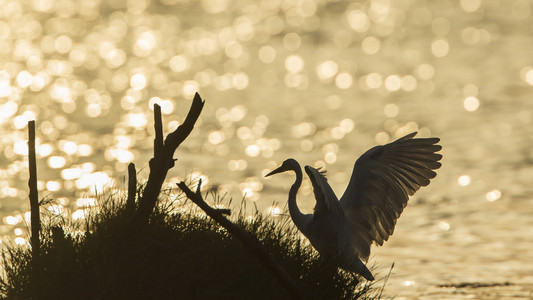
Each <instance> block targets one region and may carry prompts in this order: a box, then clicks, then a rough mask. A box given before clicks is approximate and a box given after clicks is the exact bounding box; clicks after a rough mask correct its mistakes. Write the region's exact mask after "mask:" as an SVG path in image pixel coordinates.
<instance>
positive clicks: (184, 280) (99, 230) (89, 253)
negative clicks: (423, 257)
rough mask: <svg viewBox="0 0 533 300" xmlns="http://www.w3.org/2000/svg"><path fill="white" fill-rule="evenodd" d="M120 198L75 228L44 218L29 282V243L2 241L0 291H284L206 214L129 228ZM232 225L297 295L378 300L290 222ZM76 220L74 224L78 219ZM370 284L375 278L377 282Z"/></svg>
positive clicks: (246, 294)
mask: <svg viewBox="0 0 533 300" xmlns="http://www.w3.org/2000/svg"><path fill="white" fill-rule="evenodd" d="M124 200H125V199H116V198H114V197H108V199H102V200H101V201H102V202H104V203H102V204H101V207H100V210H99V212H98V213H95V214H92V215H90V216H89V217H88V218H87V219H86V220H85V224H83V226H82V227H84V228H83V229H84V230H82V231H81V232H79V233H76V232H77V231H78V229H82V228H76V226H75V224H72V223H69V222H68V221H67V220H61V221H60V222H56V224H55V225H54V226H53V227H50V226H45V228H44V229H43V234H42V244H41V256H40V259H39V260H38V262H36V266H37V270H36V271H35V273H34V276H35V277H34V278H33V280H29V279H30V277H31V275H32V272H31V271H32V266H31V251H30V249H28V248H25V247H18V246H9V247H7V248H6V250H4V252H3V255H2V260H3V261H2V262H3V265H4V267H5V274H4V276H2V278H1V281H0V287H1V291H2V292H3V296H4V297H5V298H9V299H29V298H31V296H32V292H33V293H34V294H35V295H36V297H38V299H290V297H289V295H288V294H287V292H286V291H285V290H284V289H283V288H282V287H281V286H280V284H279V282H277V281H276V279H275V278H274V277H273V276H272V275H271V273H270V272H269V271H268V270H266V268H265V267H264V266H263V265H262V264H261V263H260V262H259V261H258V260H257V259H256V258H255V257H254V256H252V255H251V254H250V253H249V252H248V251H246V249H244V247H243V246H242V245H241V243H240V242H239V241H238V240H236V239H235V238H234V237H232V236H231V235H230V234H229V233H228V232H227V231H225V230H224V229H223V228H221V227H220V226H219V225H218V224H216V223H215V222H213V221H212V220H211V219H209V218H207V217H206V216H205V215H198V214H193V213H188V212H181V213H176V212H173V211H170V210H166V209H164V208H162V207H161V206H158V207H157V208H156V209H155V210H154V213H153V214H152V217H151V218H150V222H149V224H148V226H144V227H141V228H140V229H139V230H138V231H137V232H134V233H132V232H131V230H130V221H131V217H132V215H131V214H129V213H128V212H127V210H126V209H125V201H124ZM235 223H236V224H237V225H238V226H239V227H241V228H243V229H245V230H246V231H247V232H249V233H251V234H253V235H255V236H256V237H257V238H258V239H259V240H260V241H261V243H262V245H263V246H264V247H265V248H266V249H267V250H268V252H269V253H270V254H271V255H272V256H273V257H274V258H275V260H276V261H277V262H279V263H280V264H281V265H282V266H283V267H284V268H285V269H286V270H287V272H288V273H289V274H290V275H291V276H292V277H293V278H294V279H295V280H296V281H297V283H298V285H299V286H300V287H301V288H302V290H303V291H304V292H305V294H306V299H369V298H379V294H380V290H379V288H373V283H368V282H366V281H365V282H364V283H358V279H359V277H358V276H355V275H352V274H349V273H346V272H344V271H341V270H337V269H336V268H331V267H328V265H327V262H324V261H321V260H320V258H319V257H318V255H317V254H316V252H314V251H313V250H312V248H311V247H310V246H308V245H305V244H304V242H303V241H302V240H301V239H300V237H299V234H298V232H297V230H296V229H295V227H294V226H292V224H291V223H289V222H285V223H280V222H275V221H273V220H272V218H269V217H266V216H263V215H261V214H259V213H256V214H255V215H254V217H253V218H251V219H250V218H249V219H248V221H247V220H246V219H245V217H244V214H240V215H239V216H238V217H236V218H235ZM78 226H80V225H79V224H78ZM378 284H379V281H378Z"/></svg>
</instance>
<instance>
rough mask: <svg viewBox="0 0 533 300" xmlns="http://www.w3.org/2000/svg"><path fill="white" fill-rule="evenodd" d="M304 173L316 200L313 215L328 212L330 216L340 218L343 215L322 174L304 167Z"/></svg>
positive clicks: (309, 167)
mask: <svg viewBox="0 0 533 300" xmlns="http://www.w3.org/2000/svg"><path fill="white" fill-rule="evenodd" d="M305 172H306V173H307V176H309V179H310V180H311V183H312V184H313V191H314V193H315V199H316V206H315V213H323V212H328V213H329V214H331V215H332V216H338V217H340V216H341V215H342V214H343V212H342V207H341V205H340V203H339V200H338V198H337V196H336V195H335V193H334V192H333V190H332V189H331V187H330V186H329V183H328V181H327V179H326V177H325V176H324V172H321V171H319V170H318V169H315V168H313V167H311V166H305Z"/></svg>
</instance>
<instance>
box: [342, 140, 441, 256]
mask: <svg viewBox="0 0 533 300" xmlns="http://www.w3.org/2000/svg"><path fill="white" fill-rule="evenodd" d="M415 135H416V132H413V133H411V134H408V135H406V136H404V137H402V138H399V139H398V140H396V141H394V142H392V143H389V144H386V145H383V146H376V147H374V148H372V149H370V150H368V151H367V152H366V153H365V154H363V155H362V156H361V157H360V158H359V159H358V160H357V161H356V162H355V166H354V169H353V174H352V177H351V179H350V183H349V184H348V188H347V189H346V191H345V192H344V195H343V196H342V197H341V199H340V204H341V206H342V208H343V210H344V214H345V216H346V218H347V219H348V222H349V223H350V225H351V227H352V228H351V229H352V230H351V232H352V236H351V241H352V244H353V246H354V248H355V250H356V251H357V252H358V254H359V256H360V257H361V258H364V259H368V256H369V255H370V246H371V245H372V242H376V243H377V244H378V245H382V244H383V242H384V241H386V240H387V239H388V238H389V236H390V235H391V234H392V233H393V232H394V226H395V225H396V220H397V219H398V218H399V217H400V214H401V213H402V211H403V209H404V207H405V206H406V205H407V200H408V198H409V196H411V195H413V194H414V193H415V192H416V191H417V190H418V189H419V188H420V187H421V186H426V185H428V184H429V180H430V179H432V178H434V177H435V176H436V175H437V174H436V173H435V172H434V171H433V170H434V169H438V168H439V167H440V166H441V164H440V163H439V162H438V161H439V160H440V159H441V158H442V155H440V154H438V153H435V152H437V151H439V150H440V149H441V148H442V147H441V146H440V145H437V143H438V142H439V139H438V138H416V139H413V137H414V136H415Z"/></svg>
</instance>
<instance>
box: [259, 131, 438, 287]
mask: <svg viewBox="0 0 533 300" xmlns="http://www.w3.org/2000/svg"><path fill="white" fill-rule="evenodd" d="M415 135H416V133H411V134H409V135H406V136H404V137H402V138H400V139H398V140H396V141H394V142H392V143H389V144H387V145H384V146H376V147H374V148H372V149H370V150H368V151H367V152H366V153H365V154H363V155H362V156H361V157H360V158H359V159H358V160H357V161H356V163H355V166H354V170H353V174H352V177H351V179H350V182H349V184H348V188H347V189H346V191H345V193H344V195H343V196H342V197H341V199H340V200H339V199H338V198H337V196H336V195H335V193H334V192H333V190H332V189H331V187H330V186H329V184H328V183H327V179H326V178H325V177H324V175H323V174H322V172H320V171H319V170H317V169H315V168H313V167H310V166H305V172H306V173H307V175H308V176H309V179H310V180H311V183H312V184H313V189H314V193H315V198H316V206H315V209H314V212H313V214H303V213H302V212H301V211H300V210H299V209H298V205H297V204H296V193H297V191H298V189H299V188H300V186H301V183H302V177H303V176H302V170H301V167H300V164H299V163H298V162H297V161H296V160H294V159H287V160H286V161H284V162H283V164H282V165H281V166H280V167H279V168H277V169H276V170H274V171H272V172H270V173H269V174H267V176H270V175H273V174H277V173H280V172H285V171H294V172H295V174H296V181H295V182H294V184H293V185H292V187H291V189H290V191H289V213H290V215H291V218H292V220H293V221H294V223H295V225H296V227H297V228H298V229H299V230H300V231H301V232H302V233H303V234H304V235H305V236H306V237H307V238H308V239H309V241H310V242H311V245H313V247H314V248H315V249H316V250H317V251H318V252H319V253H320V255H321V256H325V257H327V258H328V259H330V260H331V261H332V262H334V263H335V264H336V265H337V266H339V267H341V268H343V269H345V270H349V271H352V272H355V273H358V274H361V275H362V276H363V277H364V278H365V279H367V280H373V279H374V277H373V276H372V274H371V272H370V271H369V270H368V269H367V267H366V266H365V264H364V263H363V262H362V261H361V259H363V260H365V261H366V260H367V259H368V256H369V255H370V246H371V245H372V243H376V244H378V245H382V244H383V242H384V241H386V240H387V239H388V237H389V236H390V235H391V234H392V233H393V231H394V226H395V224H396V220H397V219H398V218H399V216H400V214H401V212H402V211H403V208H404V207H405V206H406V205H407V200H408V197H409V196H410V195H413V194H414V192H415V191H416V190H418V189H419V188H420V186H425V185H427V184H429V179H431V178H434V177H435V176H436V173H435V172H434V171H432V170H433V169H437V168H439V167H440V163H439V162H438V160H440V159H441V158H442V155H440V154H437V153H435V152H437V151H439V150H440V149H441V146H439V145H436V143H437V142H438V141H439V139H437V138H427V139H413V137H414V136H415Z"/></svg>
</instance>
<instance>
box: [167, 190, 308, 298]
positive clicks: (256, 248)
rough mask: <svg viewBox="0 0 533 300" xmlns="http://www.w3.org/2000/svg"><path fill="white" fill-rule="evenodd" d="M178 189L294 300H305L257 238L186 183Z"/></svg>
mask: <svg viewBox="0 0 533 300" xmlns="http://www.w3.org/2000/svg"><path fill="white" fill-rule="evenodd" d="M178 187H179V188H180V189H181V190H182V191H183V192H184V193H185V194H186V195H187V198H189V199H191V201H193V202H194V203H195V204H196V205H198V206H199V207H200V208H201V209H202V210H203V211H205V213H206V214H207V215H208V216H209V217H211V218H212V219H213V220H215V221H216V222H217V223H218V224H220V225H222V226H223V227H224V228H226V230H227V231H228V232H229V233H230V234H232V235H233V236H235V237H236V238H237V239H239V240H240V241H241V243H242V244H243V245H244V247H245V248H246V249H247V250H248V251H250V252H251V253H252V254H253V255H255V256H256V257H257V259H259V261H260V262H261V263H262V264H263V265H264V266H265V267H266V268H267V269H268V270H269V271H270V272H271V273H272V274H273V275H274V277H275V278H276V279H277V280H278V281H279V282H280V284H281V285H282V286H283V287H284V288H285V289H286V290H287V292H288V293H289V294H290V295H291V297H292V298H293V299H304V297H303V293H302V291H301V290H300V288H299V287H298V286H297V285H296V282H295V281H294V280H293V279H292V278H291V277H290V275H289V274H288V273H287V271H285V269H283V267H282V266H280V265H279V264H278V263H277V262H276V261H275V260H274V258H273V257H272V256H271V255H270V254H269V253H268V252H267V251H266V250H265V248H263V246H262V245H261V242H259V240H258V239H257V238H256V237H255V236H253V235H251V234H250V233H248V232H246V231H244V230H242V229H241V228H239V227H238V226H237V225H235V224H233V223H232V222H231V221H230V220H228V219H226V218H225V217H224V216H223V215H222V213H221V211H220V210H218V209H214V208H212V207H211V206H209V205H208V204H207V203H206V202H205V201H204V199H203V198H202V197H201V196H200V195H198V194H197V193H194V192H193V191H191V190H190V189H189V187H188V186H187V185H186V184H185V183H184V182H180V183H178Z"/></svg>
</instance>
